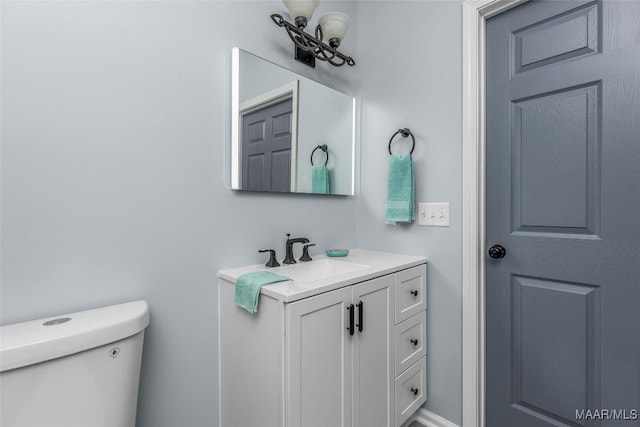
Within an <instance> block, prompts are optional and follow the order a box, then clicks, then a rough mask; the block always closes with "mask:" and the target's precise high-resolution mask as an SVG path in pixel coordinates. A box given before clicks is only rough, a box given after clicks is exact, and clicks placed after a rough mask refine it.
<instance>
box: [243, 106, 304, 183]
mask: <svg viewBox="0 0 640 427" xmlns="http://www.w3.org/2000/svg"><path fill="white" fill-rule="evenodd" d="M292 104H293V103H292V100H291V97H288V98H286V99H284V100H281V101H279V102H277V103H275V104H271V105H267V106H266V107H261V108H259V109H257V110H256V109H254V110H253V111H251V112H249V113H246V114H242V188H243V189H245V190H259V191H285V192H287V191H291V114H292Z"/></svg>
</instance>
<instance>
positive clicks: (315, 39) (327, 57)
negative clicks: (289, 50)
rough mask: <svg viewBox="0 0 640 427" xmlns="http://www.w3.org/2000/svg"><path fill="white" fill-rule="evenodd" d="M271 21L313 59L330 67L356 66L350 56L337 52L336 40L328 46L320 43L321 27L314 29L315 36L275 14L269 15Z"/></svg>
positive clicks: (338, 43) (321, 36)
mask: <svg viewBox="0 0 640 427" xmlns="http://www.w3.org/2000/svg"><path fill="white" fill-rule="evenodd" d="M271 19H272V20H273V22H274V23H275V24H276V25H277V26H279V27H283V28H284V29H285V30H286V31H287V34H289V38H291V40H292V41H293V42H294V43H295V45H296V46H297V47H299V48H300V49H302V50H304V51H306V52H309V53H310V54H311V55H313V56H314V57H315V58H317V59H319V60H321V61H327V62H329V63H330V64H331V65H335V66H336V67H340V66H342V65H344V64H347V65H350V66H353V65H356V61H354V60H353V58H351V57H350V56H347V55H344V54H343V53H341V52H338V50H337V48H338V46H339V45H340V42H339V41H338V40H332V41H331V42H330V43H331V45H328V44H326V43H324V42H323V41H322V38H323V35H322V27H320V25H318V26H317V27H316V29H315V36H313V35H311V34H309V33H307V32H305V31H304V27H303V28H298V27H297V26H295V25H293V24H291V23H290V22H288V21H287V20H286V19H284V18H283V17H282V15H279V14H277V13H274V14H272V15H271Z"/></svg>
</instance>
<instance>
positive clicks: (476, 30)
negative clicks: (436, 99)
mask: <svg viewBox="0 0 640 427" xmlns="http://www.w3.org/2000/svg"><path fill="white" fill-rule="evenodd" d="M527 1H529V0H464V2H463V3H462V105H463V107H462V124H463V130H462V426H463V427H484V426H485V392H484V387H485V354H484V351H485V266H484V263H485V260H486V257H485V250H484V248H485V247H486V234H485V230H486V229H485V154H486V141H485V117H486V115H485V101H486V88H485V74H486V63H485V52H486V37H485V34H486V33H485V32H486V21H487V19H489V18H491V17H492V16H496V15H498V14H500V13H503V12H506V11H507V10H509V9H512V8H514V7H516V6H518V5H521V4H523V3H526V2H527Z"/></svg>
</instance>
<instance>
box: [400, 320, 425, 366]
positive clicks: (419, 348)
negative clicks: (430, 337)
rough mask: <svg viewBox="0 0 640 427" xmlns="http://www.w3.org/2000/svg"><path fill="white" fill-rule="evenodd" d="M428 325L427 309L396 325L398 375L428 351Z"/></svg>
mask: <svg viewBox="0 0 640 427" xmlns="http://www.w3.org/2000/svg"><path fill="white" fill-rule="evenodd" d="M426 326H427V312H426V311H422V312H421V313H420V314H417V315H415V316H413V317H412V318H410V319H408V320H405V321H404V322H402V323H400V324H399V325H397V326H396V331H395V332H396V333H395V337H396V345H395V348H396V375H400V373H401V372H402V371H404V370H405V369H407V368H408V367H409V366H411V365H413V364H414V363H416V362H417V361H418V359H420V358H421V357H422V356H424V355H425V354H426V353H427V345H426V342H425V341H426V338H425V337H426V336H427V333H426Z"/></svg>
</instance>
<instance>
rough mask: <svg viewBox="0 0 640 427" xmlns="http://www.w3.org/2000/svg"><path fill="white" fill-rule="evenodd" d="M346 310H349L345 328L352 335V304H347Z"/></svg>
mask: <svg viewBox="0 0 640 427" xmlns="http://www.w3.org/2000/svg"><path fill="white" fill-rule="evenodd" d="M347 310H349V327H348V328H347V330H348V331H349V335H353V332H354V331H353V304H349V306H348V307H347Z"/></svg>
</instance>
